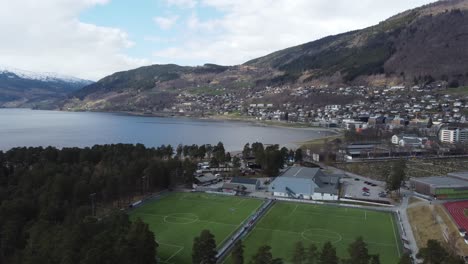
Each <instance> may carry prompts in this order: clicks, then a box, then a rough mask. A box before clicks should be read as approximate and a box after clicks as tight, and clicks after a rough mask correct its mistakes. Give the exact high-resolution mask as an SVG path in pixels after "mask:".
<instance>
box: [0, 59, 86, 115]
mask: <svg viewBox="0 0 468 264" xmlns="http://www.w3.org/2000/svg"><path fill="white" fill-rule="evenodd" d="M91 83H93V82H92V81H88V80H83V79H79V78H75V77H71V76H66V75H61V74H56V73H39V72H32V71H27V70H20V69H16V68H12V67H5V66H0V107H37V106H39V105H40V106H43V105H44V104H50V103H52V102H54V101H57V100H60V99H64V98H66V96H67V94H69V93H71V92H74V91H76V90H79V89H81V88H83V87H85V86H87V85H89V84H91Z"/></svg>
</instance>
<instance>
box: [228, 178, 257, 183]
mask: <svg viewBox="0 0 468 264" xmlns="http://www.w3.org/2000/svg"><path fill="white" fill-rule="evenodd" d="M257 182H258V179H251V178H243V177H234V178H232V180H231V183H239V184H252V185H257Z"/></svg>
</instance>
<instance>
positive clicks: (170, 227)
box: [130, 193, 263, 263]
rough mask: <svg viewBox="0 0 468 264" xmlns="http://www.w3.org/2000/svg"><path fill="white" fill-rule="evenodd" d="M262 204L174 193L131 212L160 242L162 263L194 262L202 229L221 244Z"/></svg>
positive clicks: (159, 252)
mask: <svg viewBox="0 0 468 264" xmlns="http://www.w3.org/2000/svg"><path fill="white" fill-rule="evenodd" d="M262 203H263V201H262V200H258V199H250V198H241V197H230V196H218V195H210V194H204V193H171V194H169V195H167V196H164V197H162V198H161V199H158V200H155V201H153V202H148V203H146V204H144V205H142V206H141V207H138V208H136V209H135V210H132V211H131V212H130V217H131V219H136V218H137V217H140V218H141V219H142V220H143V221H144V222H146V223H148V225H149V226H150V229H151V230H152V231H153V232H154V234H155V237H156V241H157V242H158V244H159V247H158V257H159V258H160V262H161V263H191V254H192V243H193V238H194V237H195V236H198V235H199V234H200V232H201V231H202V230H203V229H208V230H210V231H211V233H212V234H214V235H215V238H216V243H217V245H218V246H221V245H222V244H223V242H224V241H225V240H226V239H228V238H229V237H230V235H231V234H233V233H234V232H235V231H236V230H237V229H238V228H239V227H240V226H241V225H242V223H243V222H244V221H245V220H246V219H247V218H248V217H249V216H250V215H251V214H252V213H254V212H255V211H256V210H257V209H258V208H259V207H260V206H261V204H262Z"/></svg>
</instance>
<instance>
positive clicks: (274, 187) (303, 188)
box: [268, 177, 318, 195]
mask: <svg viewBox="0 0 468 264" xmlns="http://www.w3.org/2000/svg"><path fill="white" fill-rule="evenodd" d="M286 187H288V188H289V189H291V190H292V191H293V192H295V193H297V194H303V195H312V194H314V190H315V189H316V188H318V186H317V184H315V183H314V182H313V181H312V180H310V179H304V178H294V177H276V179H275V180H274V181H273V182H272V183H271V184H270V186H269V187H268V189H269V191H270V192H282V193H286Z"/></svg>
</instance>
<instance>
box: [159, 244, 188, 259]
mask: <svg viewBox="0 0 468 264" xmlns="http://www.w3.org/2000/svg"><path fill="white" fill-rule="evenodd" d="M158 244H160V245H166V246H170V247H177V248H179V250H177V251H176V252H175V253H174V254H172V255H171V256H170V257H169V258H167V259H166V260H163V261H162V262H165V263H169V260H171V259H172V258H173V257H175V256H177V254H179V253H180V251H182V250H184V248H185V247H183V246H179V245H174V244H168V243H162V242H158Z"/></svg>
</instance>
